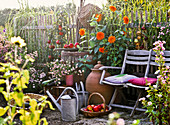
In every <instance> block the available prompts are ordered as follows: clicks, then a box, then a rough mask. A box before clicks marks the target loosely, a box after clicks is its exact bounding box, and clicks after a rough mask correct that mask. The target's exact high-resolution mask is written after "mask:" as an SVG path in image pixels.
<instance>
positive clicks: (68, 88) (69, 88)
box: [56, 87, 78, 114]
mask: <svg viewBox="0 0 170 125" xmlns="http://www.w3.org/2000/svg"><path fill="white" fill-rule="evenodd" d="M67 90H72V91H73V92H74V94H75V96H76V111H77V114H78V95H77V92H76V91H75V90H74V89H73V88H71V87H67V88H65V89H64V90H63V92H62V93H61V94H60V96H59V97H58V99H57V100H56V103H57V102H58V101H59V99H60V98H61V97H62V96H63V95H64V93H65V92H66V91H67ZM58 108H60V109H59V110H60V111H61V106H59V107H58Z"/></svg>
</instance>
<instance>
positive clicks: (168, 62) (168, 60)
mask: <svg viewBox="0 0 170 125" xmlns="http://www.w3.org/2000/svg"><path fill="white" fill-rule="evenodd" d="M155 55H156V53H155V52H154V51H153V50H152V51H151V57H150V61H149V66H148V69H147V73H146V77H156V76H157V74H155V72H156V70H158V66H159V64H158V63H156V62H155ZM163 56H164V57H165V66H170V51H164V55H163ZM127 85H128V86H129V87H133V88H136V89H137V90H138V91H139V94H138V98H137V100H136V103H135V105H134V107H133V110H132V112H131V114H130V116H133V115H134V112H135V110H136V108H137V106H138V104H139V99H140V98H141V97H142V93H143V92H145V89H146V87H148V86H139V85H134V84H132V83H127Z"/></svg>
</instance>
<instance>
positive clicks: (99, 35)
mask: <svg viewBox="0 0 170 125" xmlns="http://www.w3.org/2000/svg"><path fill="white" fill-rule="evenodd" d="M96 38H97V40H102V39H104V33H103V32H98V33H97V34H96Z"/></svg>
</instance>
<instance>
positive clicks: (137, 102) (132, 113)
mask: <svg viewBox="0 0 170 125" xmlns="http://www.w3.org/2000/svg"><path fill="white" fill-rule="evenodd" d="M141 96H142V90H139V95H138V98H137V101H136V103H135V105H134V107H133V109H132V112H131V114H130V117H132V116H133V115H134V113H135V109H136V107H137V106H138V104H139V98H140V97H141Z"/></svg>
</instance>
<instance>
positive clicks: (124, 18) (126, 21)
mask: <svg viewBox="0 0 170 125" xmlns="http://www.w3.org/2000/svg"><path fill="white" fill-rule="evenodd" d="M123 20H124V23H125V24H128V23H129V18H128V17H127V16H125V17H123Z"/></svg>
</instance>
